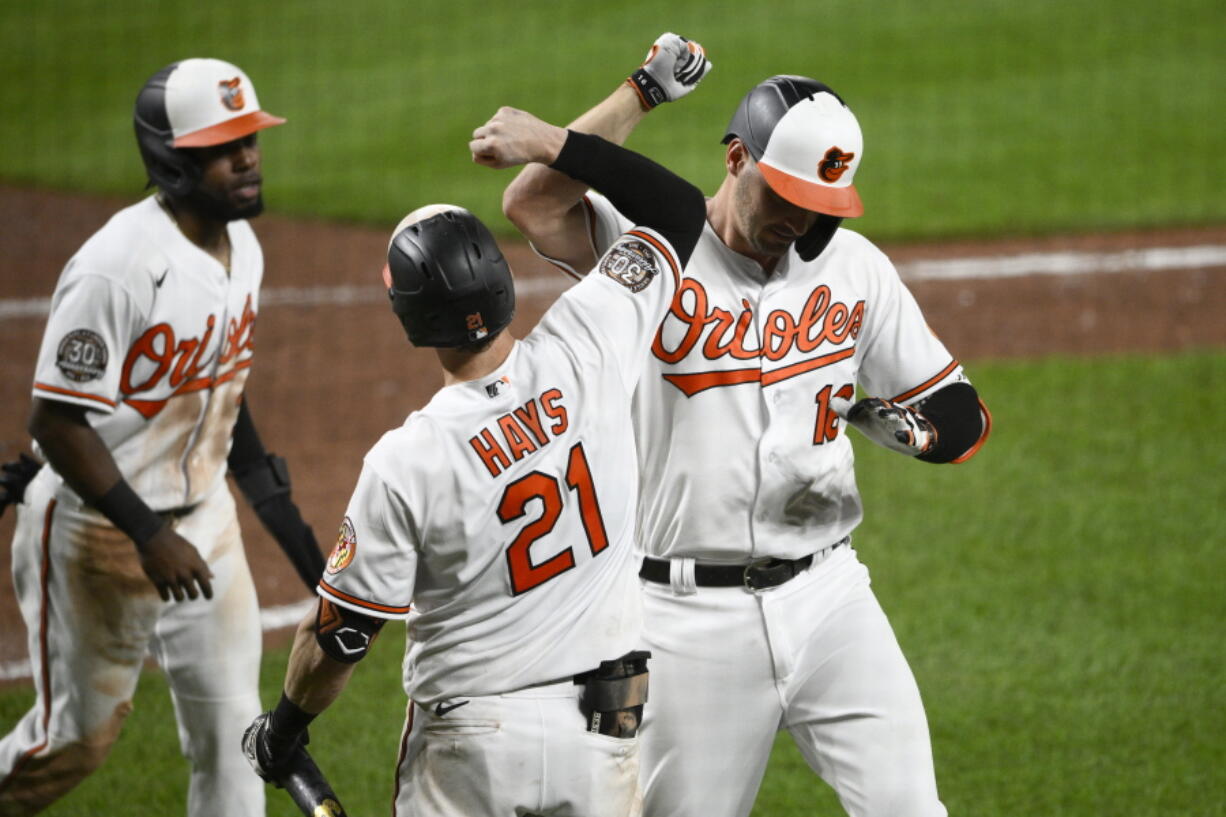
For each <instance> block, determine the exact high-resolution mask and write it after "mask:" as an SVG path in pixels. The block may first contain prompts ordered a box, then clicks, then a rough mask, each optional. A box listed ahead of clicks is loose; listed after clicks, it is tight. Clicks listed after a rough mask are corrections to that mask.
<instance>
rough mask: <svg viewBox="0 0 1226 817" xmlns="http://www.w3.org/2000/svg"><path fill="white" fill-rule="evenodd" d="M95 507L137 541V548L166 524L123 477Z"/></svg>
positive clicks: (147, 542)
mask: <svg viewBox="0 0 1226 817" xmlns="http://www.w3.org/2000/svg"><path fill="white" fill-rule="evenodd" d="M94 507H95V508H97V509H98V512H99V513H101V514H102V515H103V516H105V517H106V518H107V519H109V520H111V522H112V523H113V524H114V525H115V527H117V528H119V529H120V530H121V531H123V532H124V533H126V534H127V535H128V537H129V538H130V539H131V540H132V541H133V542H135V543H136V547H137V549H140V548H143V547H144V546H145V545H147V544H149V540H150V539H152V538H153V537H154V535H155V534H156V533H157V532H158V531H160V530H161V529H162V526H163V525H165V524H166V523H165V521H164V520H163V519H162V517H160V516H158V515H157V513H155V512H154V511H153V509H152V508H150V507H149V506H148V505H146V504H145V501H144V500H143V499H141V498H140V497H139V496H137V495H136V491H133V490H132V486H131V485H129V484H128V483H127V481H126V480H123V479H121V480H119V482H116V483H115V485H114V486H112V488H111V489H110V490H109V491H107V492H106V493H105V494H103V495H102V496H101V497H99V499H98V501H97V502H95V503H94Z"/></svg>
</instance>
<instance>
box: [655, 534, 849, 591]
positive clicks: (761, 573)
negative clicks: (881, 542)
mask: <svg viewBox="0 0 1226 817" xmlns="http://www.w3.org/2000/svg"><path fill="white" fill-rule="evenodd" d="M848 541H850V540H849V539H840V540H839V541H838V542H835V543H834V544H833V545H831V546H830V547H827V548H822V549H821V550H819V551H818V552H817V553H816V554H813V553H810V554H809V555H808V556H801V557H800V558H799V559H775V558H773V557H771V558H766V559H758V560H757V561H756V562H750V563H749V564H747V565H713V564H697V563H696V564H695V565H694V584H696V585H698V586H699V587H744V588H745V589H747V590H766V589H768V588H771V587H778V586H779V585H781V584H783V583H784V582H787V581H790V580H791V579H793V578H795V577H796V575H797V574H799V573H801V572H803V571H804V570H806V569H808V567H809V565H811V564H813V558H814V556H815V555H817V556H823V557H824V556H826V555H828V554H829V553H830V552H831V551H832V550H834V549H835V548H837V547H839V546H840V545H845V544H847V542H848ZM671 573H672V562H671V561H669V560H668V559H653V558H651V557H650V556H648V557H647V558H645V559H643V566H642V567H641V568H639V578H642V579H646V580H647V581H649V582H656V583H658V584H669V583H670V582H671V581H672V576H671Z"/></svg>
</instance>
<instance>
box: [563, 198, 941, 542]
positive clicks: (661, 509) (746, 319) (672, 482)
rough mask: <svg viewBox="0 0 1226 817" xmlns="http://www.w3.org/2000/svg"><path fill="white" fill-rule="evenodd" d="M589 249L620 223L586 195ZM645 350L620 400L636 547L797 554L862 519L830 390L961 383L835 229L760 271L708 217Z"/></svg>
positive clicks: (883, 266)
mask: <svg viewBox="0 0 1226 817" xmlns="http://www.w3.org/2000/svg"><path fill="white" fill-rule="evenodd" d="M585 201H586V206H587V208H588V210H589V213H590V216H591V218H590V221H589V224H590V226H591V238H592V243H593V248H594V249H595V251H596V252H597V253H599V252H601V251H603V249H604V247H606V246H607V245H608V243H609V242H610V241H611V240H612V238H613V237H614V236H616V235H619V234H620V232H621V231H622V230H623V229H625V226H626V220H625V218H624V217H623V216H622V215H621V214H620V213H618V212H617V211H616V210H615V209H614V208H613V206H612V204H611V203H610V202H609V201H608V200H607V199H605V198H604V197H603V196H600V195H599V194H597V193H594V192H593V193H589V194H588V196H587V197H586V199H585ZM686 269H687V270H700V271H701V273H700V277H695V276H691V275H689V274H686V275H685V277H683V279H682V282H681V285H680V291H679V293H678V296H677V298H676V299H675V301H674V303H673V304H672V307H671V309H670V310H669V312H668V314H667V315H666V317H665V318H664V321H663V322H662V323H661V325H660V328H659V332H658V333H657V336H656V338H655V339H654V342H653V343H652V346H651V352H650V361H651V364H650V366H651V369H650V371H649V372H648V373H647V374H646V375H645V376H644V377H643V380H642V382H641V383H640V385H639V390H638V393H637V395H636V399H635V413H634V419H635V433H636V437H637V440H638V446H639V460H640V462H639V465H640V478H641V479H642V480H643V484H644V486H645V490H644V491H643V492H642V497H641V501H640V506H639V537H638V538H639V542H640V544H641V545H642V547H643V548H644V549H645V550H646V552H647V553H648V555H651V556H655V557H660V558H671V557H691V558H696V559H700V560H705V561H722V562H738V563H740V562H745V561H748V560H750V559H754V558H758V557H764V556H774V557H780V558H798V557H801V556H804V555H806V554H809V553H812V552H814V551H815V550H818V549H820V548H822V547H823V546H825V545H828V544H831V543H833V542H836V541H838V540H840V539H842V538H843V537H844V536H846V535H847V534H849V533H850V532H851V531H852V529H853V528H855V527H856V525H857V524H859V522H860V520H861V518H862V515H863V514H862V510H861V502H860V495H859V493H858V491H857V489H856V482H855V476H854V473H853V469H852V461H853V456H852V448H851V443H850V442H849V441H848V439H847V436H846V435H845V434H844V433H843V429H842V423H841V422H840V421H839V418H838V416H837V415H836V414H835V413H834V411H833V410H832V409H831V408H830V400H831V398H833V397H835V396H838V397H844V398H848V399H851V398H852V397H853V395H854V389H855V384H857V383H859V384H860V385H861V386H862V387H863V388H864V390H865V391H866V392H867V393H868V394H869V395H872V396H880V397H887V398H889V399H892V400H895V401H898V402H901V403H904V404H910V403H914V402H916V401H918V400H922V399H923V398H925V397H927V396H929V395H930V394H931V393H932V392H934V391H935V390H937V389H939V388H941V387H942V386H945V385H948V384H949V383H952V382H954V381H956V380H959V379H964V376H963V374H962V369H961V366H960V365H959V364H958V362H957V361H956V360H954V359H953V358H952V357H951V356H950V354H949V352H948V351H946V349H945V347H944V345H943V344H942V343H941V341H940V340H938V339H937V337H936V336H935V335H934V334H933V333H932V331H931V330H930V329H929V328H928V326H927V324H926V323H925V322H924V318H923V315H922V314H921V313H920V310H919V307H918V306H917V305H916V303H915V299H914V298H913V297H912V296H911V293H910V292H908V291H907V289H906V287H904V286H903V284H902V281H901V280H900V279H899V277H898V273H897V271H896V270H895V269H894V266H893V265H892V264H891V263H890V261H889V259H888V258H887V257H886V256H885V255H884V254H883V253H882V252H881V251H880V250H878V249H877V248H876V247H875V246H873V245H872V244H871V243H870V242H869V241H868V240H867V239H865V238H863V237H862V236H860V235H859V234H857V233H854V232H851V231H850V230H843V229H840V230H838V231H837V233H836V234H835V236H834V238H833V240H832V241H831V242H830V244H829V246H828V247H827V248H826V250H825V251H824V252H822V253H821V255H820V256H819V257H818V258H816V259H814V260H813V261H809V262H805V261H802V260H801V259H800V257H799V256H798V255H796V252H795V249H791V250H789V251H788V254H787V255H786V256H785V257H784V258H782V259H781V260H780V261H779V264H778V265H777V267H776V268H775V270H774V272H773V274H771V275H769V276H768V275H767V274H766V273H764V272H763V270H762V269H761V267H759V266H758V264H757V263H756V262H754V261H753V260H751V259H749V258H747V257H745V256H742V255H740V254H738V253H736V252H734V251H732V250H730V249H728V247H727V246H726V245H725V244H724V243H723V242H722V241H721V240H720V239H719V237H718V236H717V235H716V234H715V232H714V231H713V230H712V229H711V227H710V225H709V224H708V225H707V226H706V228H705V229H704V231H703V235H702V238H700V239H699V242H698V246H697V248H696V249H695V250H694V254H693V256H691V258H690V261H689V264H688V265H687V267H686Z"/></svg>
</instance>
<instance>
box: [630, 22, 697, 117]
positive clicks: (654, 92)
mask: <svg viewBox="0 0 1226 817" xmlns="http://www.w3.org/2000/svg"><path fill="white" fill-rule="evenodd" d="M711 65H712V63H711V61H710V60H709V59H707V54H706V52H705V51H704V50H703V47H702V46H701V45H699V44H698V43H696V42H694V41H693V40H687V39H686V38H685V37H682V36H681V35H679V34H673V33H672V32H671V31H670V32H668V33H665V34H661V35H660V36H659V37H658V38H657V39H656V41H655V42H654V43H653V44H652V46H651V50H650V51H648V52H647V59H645V60H644V61H643V65H642V66H641V67H640V68H639V69H638V70H637V71H635V72H634V73H633V74H631V75H630V77H629V78H628V79H627V80H626V82H627V83H629V85H630V87H632V88H634V90H635V91H637V92H638V95H639V101H640V102H641V103H642V104H643V108H644V109H645V110H650V109H652V108H654V107H655V106H657V105H659V104H661V103H664V102H676V101H677V100H678V99H680V98H681V97H683V96H685V95H686V94H688V93H689V92H690V91H692V90H694V88H695V87H697V85H698V83H699V81H700V80H702V78H703V77H705V76H706V75H707V72H708V71H710V70H711Z"/></svg>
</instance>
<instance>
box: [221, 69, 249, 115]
mask: <svg viewBox="0 0 1226 817" xmlns="http://www.w3.org/2000/svg"><path fill="white" fill-rule="evenodd" d="M240 82H241V80H240V79H239V77H235V78H234V79H223V80H222V81H221V82H219V83H217V93H219V94H221V104H222V105H225V106H226V107H227V108H228V109H229V110H232V111H241V110H242V109H243V106H244V105H246V104H247V103H246V101H245V100H244V99H243V89H242V86H240V85H239V83H240Z"/></svg>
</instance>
